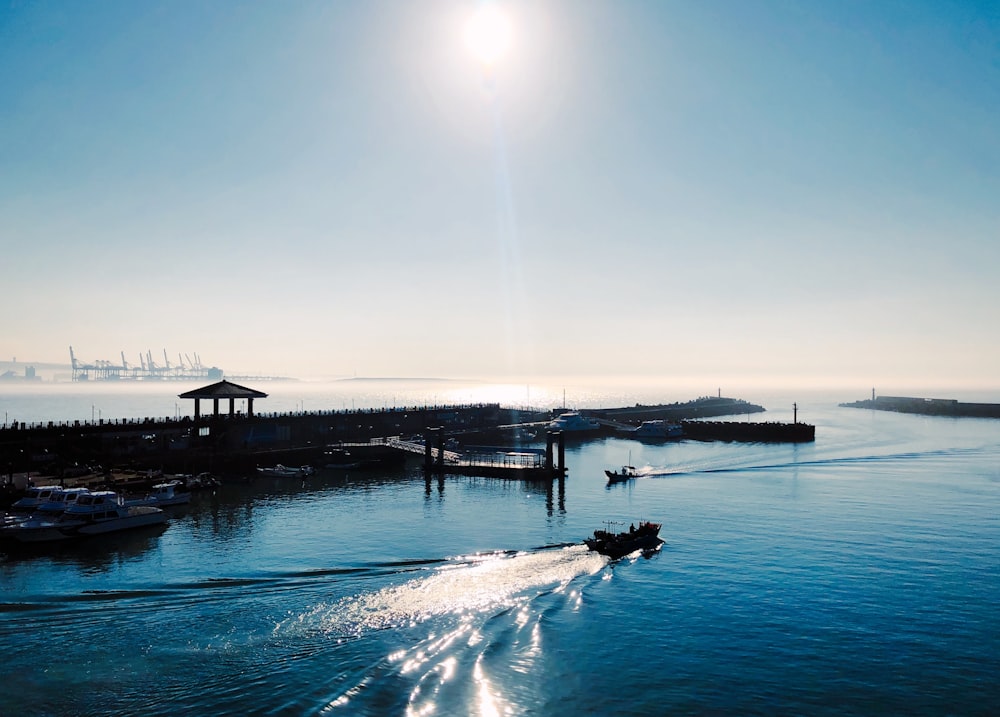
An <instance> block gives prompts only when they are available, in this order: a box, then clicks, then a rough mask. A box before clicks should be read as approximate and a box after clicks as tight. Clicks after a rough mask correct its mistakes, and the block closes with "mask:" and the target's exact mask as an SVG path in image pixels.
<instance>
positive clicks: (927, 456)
mask: <svg viewBox="0 0 1000 717" xmlns="http://www.w3.org/2000/svg"><path fill="white" fill-rule="evenodd" d="M984 452H985V449H983V448H951V449H942V450H929V451H901V452H896V453H886V454H873V455H863V456H832V457H828V458H814V459H811V460H790V461H781V462H771V463H755V462H751V461H746V462H734V463H731V464H729V465H719V464H718V463H708V462H706V463H704V464H687V465H677V466H672V467H670V468H660V469H648V470H646V471H645V472H644V473H643V476H644V477H648V478H667V477H675V476H689V475H696V474H703V473H747V472H752V471H763V470H781V469H786V468H797V467H803V466H819V467H822V466H844V465H852V464H867V465H871V464H877V463H899V462H907V461H915V460H933V459H952V458H955V457H956V456H960V455H963V454H964V455H968V456H971V457H975V456H979V455H981V454H983V453H984Z"/></svg>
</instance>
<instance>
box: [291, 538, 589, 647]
mask: <svg viewBox="0 0 1000 717" xmlns="http://www.w3.org/2000/svg"><path fill="white" fill-rule="evenodd" d="M471 560H472V561H473V562H471V563H468V562H467V563H463V564H459V565H449V566H445V567H442V568H439V569H437V570H435V571H434V572H433V574H431V575H429V576H427V577H422V578H418V579H416V580H410V581H408V582H405V583H403V584H402V585H395V586H391V587H387V588H383V589H382V590H379V591H377V592H374V593H362V594H361V595H355V596H352V597H349V598H344V599H343V600H340V601H338V602H336V603H334V604H332V605H326V604H323V605H318V606H317V607H316V608H314V609H313V610H311V611H309V612H308V613H305V614H303V615H300V616H298V617H296V618H291V619H290V620H289V621H285V623H284V624H282V625H279V626H278V628H279V629H282V628H285V629H288V628H291V627H292V625H293V624H296V625H297V626H298V627H299V628H304V629H318V630H321V631H323V632H327V633H337V634H341V635H358V634H361V633H363V632H366V631H369V630H380V629H385V628H391V627H400V626H404V625H414V624H417V623H420V622H422V621H424V620H427V619H428V618H431V617H433V616H437V615H444V614H449V613H450V614H455V615H461V614H464V613H496V612H497V611H498V610H506V609H508V608H510V607H513V606H514V605H516V604H518V602H521V601H524V600H527V599H530V598H531V597H532V596H533V595H536V594H538V592H540V591H548V590H553V589H554V590H561V589H563V588H564V587H565V586H566V585H567V584H568V583H569V582H570V581H571V580H573V579H574V578H576V577H577V576H580V575H592V574H594V573H596V572H598V571H599V570H601V569H602V568H603V567H604V566H605V565H606V564H607V561H606V559H605V558H604V557H603V556H601V555H598V554H597V553H592V552H590V551H588V550H587V549H586V548H585V547H584V546H580V545H574V546H570V547H568V548H563V549H561V550H544V551H538V552H532V553H518V554H516V555H513V556H511V555H505V554H498V555H489V556H477V557H475V558H472V559H471Z"/></svg>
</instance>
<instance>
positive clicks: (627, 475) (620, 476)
mask: <svg viewBox="0 0 1000 717" xmlns="http://www.w3.org/2000/svg"><path fill="white" fill-rule="evenodd" d="M604 475H606V476H607V477H608V483H624V482H625V481H629V480H632V479H633V478H635V477H636V476H637V475H639V474H638V473H636V472H635V466H622V469H621V471H609V470H605V471H604Z"/></svg>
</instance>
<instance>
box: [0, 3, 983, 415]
mask: <svg viewBox="0 0 1000 717" xmlns="http://www.w3.org/2000/svg"><path fill="white" fill-rule="evenodd" d="M484 7H485V8H493V9H495V10H496V14H494V15H484V16H477V15H476V13H477V12H478V11H480V10H481V9H482V8H484ZM476 18H478V21H477V20H476ZM474 22H478V24H470V23H474ZM0 67H3V68H4V69H5V70H6V72H3V73H0V117H2V119H3V127H4V132H2V133H0V163H2V165H3V166H4V171H3V173H0V236H2V238H3V246H4V247H5V250H6V251H5V261H4V262H3V263H2V264H0V286H3V288H4V293H5V297H6V300H5V302H4V307H5V308H4V309H3V314H2V316H3V321H2V328H3V332H2V334H0V356H2V357H3V358H4V359H5V360H6V359H10V358H13V357H15V356H16V357H17V358H18V364H19V365H23V364H27V363H29V361H26V360H24V359H26V358H30V359H31V360H35V359H42V360H44V361H46V362H52V363H67V364H68V360H69V355H68V353H69V352H68V346H69V345H72V346H73V347H74V350H75V351H76V354H77V357H78V358H79V359H80V360H81V361H84V362H94V361H97V360H110V361H112V362H115V363H117V362H118V359H119V355H120V352H125V354H126V358H128V357H130V356H133V355H137V354H138V353H139V352H145V351H147V350H148V351H151V352H152V353H153V355H154V357H157V356H158V355H162V351H163V350H164V349H166V350H167V351H168V354H170V355H176V354H177V353H178V352H180V353H184V354H193V353H195V352H197V353H198V354H199V355H200V356H201V358H202V360H203V362H204V363H205V365H208V366H218V367H220V368H223V369H224V370H225V371H226V372H227V373H229V374H234V375H242V374H246V375H287V376H293V377H299V378H307V379H308V378H322V379H328V378H331V377H351V376H369V377H380V376H381V377H390V376H396V377H405V376H424V377H440V378H449V377H454V378H459V379H470V378H473V377H475V378H478V379H480V380H484V381H510V382H529V381H531V380H533V379H534V378H538V379H539V380H542V379H544V380H547V381H549V382H551V383H555V382H559V381H564V380H568V379H566V378H565V377H592V378H594V379H595V380H600V381H614V380H623V381H641V380H643V379H644V378H648V377H654V378H658V379H662V380H664V381H667V382H671V381H672V382H674V383H676V384H678V385H705V386H706V389H707V390H709V391H711V390H713V389H714V387H716V386H727V385H728V386H735V387H739V386H755V387H756V386H778V387H782V386H784V387H788V388H795V387H798V386H802V387H806V386H821V387H834V386H836V387H850V386H857V392H858V393H859V394H860V395H858V396H856V397H857V398H860V397H864V395H866V394H867V393H869V392H870V390H871V387H873V386H874V387H877V388H878V389H879V390H880V391H881V390H883V389H884V390H885V391H886V392H887V393H893V392H897V389H898V392H902V390H904V389H905V390H912V391H917V390H920V388H921V387H926V389H927V390H941V389H944V390H947V389H948V388H949V387H953V388H954V389H955V390H974V389H976V388H977V387H980V388H983V389H984V390H985V389H992V388H995V387H997V386H998V385H1000V381H998V378H997V367H998V366H1000V336H998V334H997V331H996V327H997V326H1000V282H998V281H997V280H996V270H997V267H998V266H1000V242H998V241H997V239H998V233H1000V231H998V230H1000V202H997V197H998V196H1000V123H998V122H997V117H1000V14H998V13H997V9H996V6H995V5H993V4H991V3H981V2H970V3H953V4H948V3H944V4H943V3H938V2H929V1H928V0H924V1H918V2H913V3H906V4H902V5H900V4H893V5H886V4H866V3H847V4H833V5H831V4H828V3H809V2H807V3H795V4H782V3H750V4H747V3H727V2H706V3H664V2H653V1H643V0H637V1H636V2H630V3H610V2H587V3H580V2H571V1H570V0H543V1H541V2H528V1H527V0H511V1H509V2H473V1H459V0H426V1H423V2H413V3H405V4H404V3H394V2H388V1H387V0H374V1H372V2H364V3H362V2H340V3H329V2H321V1H320V0H304V1H303V2H299V3H294V4H291V5H285V4H275V3H266V2H257V1H254V0H252V1H251V2H247V3H240V4H230V3H217V4H208V5H206V4H201V3H187V2H180V3H168V4H159V3H152V2H151V3H130V2H124V1H123V0H122V1H119V0H111V1H109V2H103V3H99V4H73V3H47V4H37V3H28V4H14V5H10V6H8V7H7V8H6V9H5V10H3V11H2V12H0ZM130 360H134V359H130ZM526 377H527V378H526Z"/></svg>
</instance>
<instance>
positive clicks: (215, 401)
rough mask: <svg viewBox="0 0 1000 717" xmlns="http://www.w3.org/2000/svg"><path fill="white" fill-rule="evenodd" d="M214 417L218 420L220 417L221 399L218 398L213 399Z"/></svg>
mask: <svg viewBox="0 0 1000 717" xmlns="http://www.w3.org/2000/svg"><path fill="white" fill-rule="evenodd" d="M212 415H213V416H215V417H216V418H218V417H219V399H217V398H213V399H212Z"/></svg>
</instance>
